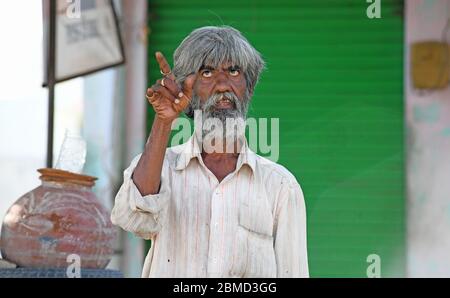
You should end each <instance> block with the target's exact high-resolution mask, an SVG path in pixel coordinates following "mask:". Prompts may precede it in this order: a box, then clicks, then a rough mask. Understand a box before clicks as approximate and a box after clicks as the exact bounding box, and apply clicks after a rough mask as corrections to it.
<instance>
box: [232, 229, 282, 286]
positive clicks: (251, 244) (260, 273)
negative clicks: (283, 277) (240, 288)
mask: <svg viewBox="0 0 450 298" xmlns="http://www.w3.org/2000/svg"><path fill="white" fill-rule="evenodd" d="M235 241H236V242H235V243H236V249H235V250H234V253H233V255H232V264H231V270H230V276H231V277H245V278H271V277H276V260H275V252H274V247H273V237H272V236H271V235H268V234H261V233H259V232H257V231H252V230H250V229H248V228H247V227H244V226H242V225H240V224H239V225H238V227H237V231H236V235H235Z"/></svg>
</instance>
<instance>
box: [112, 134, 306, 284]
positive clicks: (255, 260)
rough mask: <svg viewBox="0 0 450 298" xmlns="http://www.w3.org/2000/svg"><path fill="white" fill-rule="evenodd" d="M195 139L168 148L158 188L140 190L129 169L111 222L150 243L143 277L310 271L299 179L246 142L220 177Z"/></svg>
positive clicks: (289, 274) (270, 274)
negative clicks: (149, 192)
mask: <svg viewBox="0 0 450 298" xmlns="http://www.w3.org/2000/svg"><path fill="white" fill-rule="evenodd" d="M199 152H200V150H199V145H198V143H197V141H196V138H195V137H191V138H190V140H189V141H188V142H187V143H185V144H183V145H179V146H175V147H171V148H168V149H167V150H166V156H165V159H164V164H163V169H162V174H161V189H160V191H159V193H158V194H155V195H147V196H142V195H141V194H140V192H139V190H138V189H137V187H136V185H135V184H134V183H133V180H132V173H133V170H134V168H135V167H136V165H137V162H138V161H139V158H140V156H141V155H138V156H136V157H135V158H134V159H133V161H132V162H131V165H130V166H129V167H128V168H127V169H126V170H125V171H124V182H123V184H122V186H121V188H120V190H119V192H118V193H117V195H116V198H115V205H114V208H113V210H112V214H111V220H112V222H113V223H114V224H115V225H118V226H120V227H122V228H123V229H125V230H127V231H130V232H132V233H134V234H136V235H138V236H140V237H142V238H144V239H151V240H152V245H151V248H150V251H149V252H148V254H147V257H146V259H145V263H144V268H143V271H142V277H308V276H309V271H308V259H307V245H306V210H305V202H304V198H303V193H302V190H301V188H300V185H299V184H298V183H297V181H296V179H295V177H294V176H293V175H292V174H291V173H290V172H289V171H288V170H286V169H285V168H284V167H283V166H281V165H278V164H276V163H274V162H272V161H269V160H267V159H265V158H263V157H261V156H259V155H257V154H256V153H254V152H253V151H251V150H250V148H248V144H247V142H244V146H243V150H242V151H241V153H240V154H239V158H238V161H237V165H236V170H235V171H233V172H232V173H230V174H229V175H228V176H227V177H225V178H224V179H223V180H222V181H221V182H220V183H219V181H218V180H217V178H216V177H215V176H214V174H213V173H212V172H211V171H210V170H209V169H208V168H207V167H206V166H205V164H204V163H203V160H202V157H201V155H200V154H199Z"/></svg>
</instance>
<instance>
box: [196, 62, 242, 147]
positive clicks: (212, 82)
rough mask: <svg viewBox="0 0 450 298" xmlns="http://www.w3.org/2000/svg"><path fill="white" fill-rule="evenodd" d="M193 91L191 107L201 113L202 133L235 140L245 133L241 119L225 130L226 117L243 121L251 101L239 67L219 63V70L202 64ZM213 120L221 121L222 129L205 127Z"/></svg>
mask: <svg viewBox="0 0 450 298" xmlns="http://www.w3.org/2000/svg"><path fill="white" fill-rule="evenodd" d="M193 91H194V92H193V97H192V106H193V108H194V110H196V109H200V110H202V112H203V117H202V120H203V126H204V128H203V130H202V134H203V136H205V135H207V134H209V135H210V136H211V137H212V136H214V137H216V138H221V139H230V138H232V139H233V140H235V139H236V138H238V137H241V136H242V135H243V133H245V125H244V124H243V122H237V123H236V122H235V123H236V124H237V125H238V126H237V128H236V127H234V128H232V129H231V130H230V129H227V119H234V120H239V119H240V120H242V121H244V120H245V118H246V116H247V110H248V105H249V102H250V95H249V93H248V92H247V85H246V80H245V75H244V74H243V72H242V71H241V69H240V68H239V67H238V66H234V65H231V64H229V63H228V64H227V63H226V64H222V66H221V67H220V68H219V69H215V68H213V67H211V66H208V65H205V66H203V67H202V68H201V69H200V70H199V71H198V73H197V78H196V82H195V84H194V90H193ZM214 120H219V121H220V122H221V123H222V129H223V130H222V131H214V134H211V131H212V130H211V129H205V126H206V127H209V125H205V123H208V121H209V123H211V121H214ZM213 127H216V126H213ZM216 128H217V127H216ZM236 129H237V130H236ZM228 130H230V131H228Z"/></svg>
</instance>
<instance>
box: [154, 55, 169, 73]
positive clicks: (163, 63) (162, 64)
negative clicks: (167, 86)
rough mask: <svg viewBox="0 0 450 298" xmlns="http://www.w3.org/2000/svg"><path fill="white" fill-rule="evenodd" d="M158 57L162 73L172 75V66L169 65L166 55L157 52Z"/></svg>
mask: <svg viewBox="0 0 450 298" xmlns="http://www.w3.org/2000/svg"><path fill="white" fill-rule="evenodd" d="M155 56H156V61H158V64H159V69H161V71H162V72H163V73H170V71H171V70H170V66H169V63H167V60H166V58H165V57H164V55H163V54H162V53H161V52H156V53H155Z"/></svg>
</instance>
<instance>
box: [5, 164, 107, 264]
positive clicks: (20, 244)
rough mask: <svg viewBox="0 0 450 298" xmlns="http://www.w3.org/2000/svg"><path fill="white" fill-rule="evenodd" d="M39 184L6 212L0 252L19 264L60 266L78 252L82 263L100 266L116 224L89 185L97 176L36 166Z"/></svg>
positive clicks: (104, 259) (105, 256)
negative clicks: (113, 223) (38, 173)
mask: <svg viewBox="0 0 450 298" xmlns="http://www.w3.org/2000/svg"><path fill="white" fill-rule="evenodd" d="M38 172H40V173H41V176H40V179H41V181H42V184H41V185H40V186H39V187H37V188H35V189H33V190H32V191H30V192H28V193H27V194H25V195H24V196H22V197H21V198H20V199H19V200H17V201H16V203H14V204H13V205H12V206H11V207H10V208H9V210H8V212H7V213H6V216H5V218H4V220H3V225H2V233H1V243H2V245H1V252H2V257H3V258H4V259H6V260H8V261H11V262H13V263H15V264H17V265H18V266H20V267H39V268H61V267H65V268H66V267H67V266H68V265H70V264H71V262H73V258H69V260H68V256H69V255H72V254H76V255H78V256H79V257H80V262H81V264H80V265H81V267H82V268H105V267H106V266H107V265H108V263H109V261H110V259H111V256H112V254H113V245H114V240H115V229H114V227H113V225H112V223H111V221H110V219H109V218H110V216H109V212H108V211H107V210H106V208H104V207H103V206H102V205H101V203H100V202H99V201H98V200H97V198H96V196H95V195H94V193H93V192H92V187H93V186H94V184H95V180H96V179H97V178H95V177H90V176H85V175H79V174H75V173H71V172H66V171H61V170H56V169H40V170H38Z"/></svg>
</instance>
